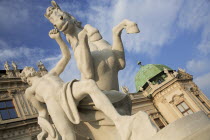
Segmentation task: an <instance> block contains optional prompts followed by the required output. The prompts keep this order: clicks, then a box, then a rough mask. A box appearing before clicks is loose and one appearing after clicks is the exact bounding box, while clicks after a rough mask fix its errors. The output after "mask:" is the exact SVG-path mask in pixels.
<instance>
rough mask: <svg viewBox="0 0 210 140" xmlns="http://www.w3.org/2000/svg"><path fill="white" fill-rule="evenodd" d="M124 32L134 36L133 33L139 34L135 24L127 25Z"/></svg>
mask: <svg viewBox="0 0 210 140" xmlns="http://www.w3.org/2000/svg"><path fill="white" fill-rule="evenodd" d="M126 32H127V33H128V34H134V33H139V32H140V30H139V28H138V26H137V24H131V25H128V26H127V27H126Z"/></svg>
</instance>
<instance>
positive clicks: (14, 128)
mask: <svg viewBox="0 0 210 140" xmlns="http://www.w3.org/2000/svg"><path fill="white" fill-rule="evenodd" d="M4 67H5V70H0V140H36V139H37V138H36V137H37V134H38V133H40V131H41V129H40V127H39V125H38V124H37V116H38V114H37V111H36V109H35V108H34V107H33V106H32V105H31V103H30V102H28V101H27V100H26V98H25V97H24V92H25V89H26V88H27V87H28V85H27V84H26V83H23V82H22V81H21V78H20V72H21V70H20V69H18V68H17V65H16V64H15V63H14V62H13V63H12V69H10V66H9V64H8V63H5V66H4ZM38 69H39V72H40V74H41V75H44V74H46V73H47V70H46V68H45V66H44V64H43V63H41V62H39V63H38ZM135 85H136V90H137V92H136V93H127V94H128V95H129V96H130V98H131V100H132V105H133V106H132V114H135V113H136V112H138V111H140V110H141V111H145V112H146V113H147V114H148V115H149V116H150V118H151V120H152V121H153V122H154V124H155V125H156V126H157V127H158V128H159V129H162V128H164V127H165V126H166V125H168V124H169V123H172V122H174V121H175V120H177V119H179V118H182V117H183V116H186V115H188V114H192V113H194V112H197V111H200V110H202V111H204V112H205V113H206V115H207V116H209V117H210V102H209V99H208V98H207V97H206V96H205V94H203V93H202V91H201V90H200V89H199V87H198V86H197V85H196V84H195V83H194V82H193V76H192V75H190V74H188V73H186V72H185V71H184V70H182V69H178V70H177V71H175V70H172V69H171V68H169V67H168V66H165V65H157V64H148V65H144V66H141V68H140V70H139V72H138V73H137V74H136V77H135ZM127 92H128V90H127Z"/></svg>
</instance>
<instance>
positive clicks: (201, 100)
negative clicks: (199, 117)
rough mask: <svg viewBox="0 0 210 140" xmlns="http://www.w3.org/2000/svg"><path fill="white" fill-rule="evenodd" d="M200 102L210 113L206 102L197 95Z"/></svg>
mask: <svg viewBox="0 0 210 140" xmlns="http://www.w3.org/2000/svg"><path fill="white" fill-rule="evenodd" d="M195 96H196V97H197V98H198V100H200V102H201V103H202V104H203V105H204V106H205V107H206V108H207V109H208V110H209V111H210V107H209V106H208V105H207V104H206V102H205V101H204V100H203V99H202V98H201V96H200V95H199V94H198V95H195Z"/></svg>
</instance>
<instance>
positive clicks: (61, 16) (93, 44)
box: [45, 1, 139, 91]
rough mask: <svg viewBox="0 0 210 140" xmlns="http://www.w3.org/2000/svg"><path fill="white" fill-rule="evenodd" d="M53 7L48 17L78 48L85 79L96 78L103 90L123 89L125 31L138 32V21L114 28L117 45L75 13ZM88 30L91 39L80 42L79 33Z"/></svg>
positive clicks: (126, 21) (49, 9)
mask: <svg viewBox="0 0 210 140" xmlns="http://www.w3.org/2000/svg"><path fill="white" fill-rule="evenodd" d="M52 5H53V7H48V8H47V10H46V14H45V17H46V18H47V19H48V20H49V21H50V22H51V23H52V24H53V25H54V26H55V27H56V28H57V29H58V30H59V31H61V32H62V33H63V34H64V35H65V36H66V40H67V41H68V42H69V43H70V45H71V47H72V48H73V51H74V56H75V59H76V61H77V66H78V68H79V70H80V71H81V79H93V80H94V81H96V83H97V85H98V87H99V88H100V89H101V90H106V91H109V90H117V91H118V90H119V85H118V72H119V70H122V69H124V67H125V54H124V48H123V43H122V40H121V33H122V30H123V29H126V31H127V33H138V32H139V29H138V27H137V24H136V23H134V22H132V21H129V20H123V21H122V22H121V23H120V24H119V25H117V26H115V27H114V28H113V30H112V31H113V45H110V44H109V43H108V42H107V41H105V40H103V39H102V36H101V34H100V33H99V31H98V29H96V28H94V27H92V26H91V25H89V24H87V25H85V26H84V28H83V27H82V26H81V23H80V22H78V21H77V20H76V19H75V18H74V17H73V16H72V15H70V14H69V13H66V12H64V11H62V10H61V8H60V7H59V5H58V4H57V3H56V2H55V1H52ZM82 30H85V31H86V32H87V35H88V41H86V42H83V45H78V42H79V37H78V34H79V33H80V32H81V31H82Z"/></svg>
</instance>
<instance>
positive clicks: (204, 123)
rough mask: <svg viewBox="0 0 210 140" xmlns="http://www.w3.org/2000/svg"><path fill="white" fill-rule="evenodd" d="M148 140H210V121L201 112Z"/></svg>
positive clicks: (176, 122)
mask: <svg viewBox="0 0 210 140" xmlns="http://www.w3.org/2000/svg"><path fill="white" fill-rule="evenodd" d="M148 140H210V119H209V118H208V117H207V116H206V114H205V113H204V112H202V111H199V112H197V113H194V114H191V115H188V116H185V117H183V118H181V119H179V120H177V121H175V122H173V123H171V124H169V125H168V126H166V127H165V128H163V129H162V130H160V131H159V132H158V133H157V134H155V135H154V136H153V137H152V138H150V139H148Z"/></svg>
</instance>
